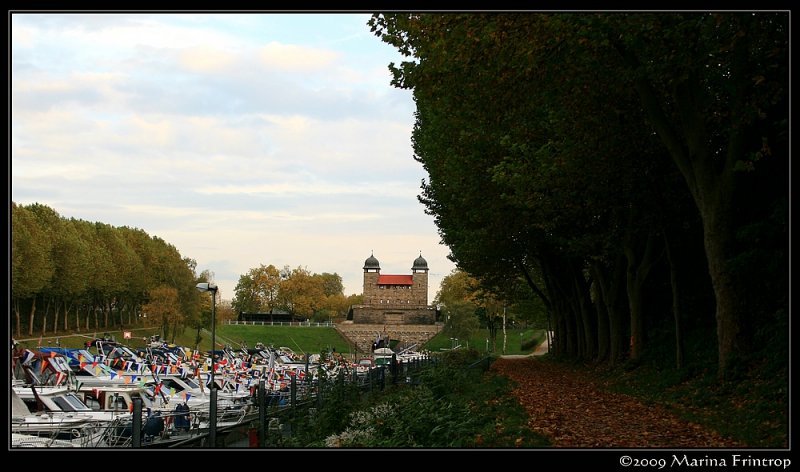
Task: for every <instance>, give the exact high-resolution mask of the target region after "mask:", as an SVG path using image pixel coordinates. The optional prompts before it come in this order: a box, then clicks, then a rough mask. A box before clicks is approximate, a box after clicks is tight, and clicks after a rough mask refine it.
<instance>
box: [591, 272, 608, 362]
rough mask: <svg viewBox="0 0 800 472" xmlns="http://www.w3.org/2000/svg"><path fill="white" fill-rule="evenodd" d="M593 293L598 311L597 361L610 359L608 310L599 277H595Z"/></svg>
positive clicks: (596, 310)
mask: <svg viewBox="0 0 800 472" xmlns="http://www.w3.org/2000/svg"><path fill="white" fill-rule="evenodd" d="M592 293H593V298H594V308H595V312H596V313H597V361H598V362H604V361H605V360H607V359H608V355H609V348H610V346H611V343H610V342H609V331H608V310H606V305H605V301H604V300H603V294H602V290H601V288H600V283H599V282H598V281H597V278H595V282H594V283H593V284H592Z"/></svg>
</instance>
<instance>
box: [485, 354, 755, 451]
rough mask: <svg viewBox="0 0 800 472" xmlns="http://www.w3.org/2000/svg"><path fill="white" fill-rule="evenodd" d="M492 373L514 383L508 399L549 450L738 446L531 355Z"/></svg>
mask: <svg viewBox="0 0 800 472" xmlns="http://www.w3.org/2000/svg"><path fill="white" fill-rule="evenodd" d="M492 370H494V371H496V372H499V373H501V374H503V375H506V376H508V377H509V378H511V379H513V380H514V381H515V382H516V383H517V388H515V389H514V395H515V396H516V397H517V398H518V399H519V401H520V404H522V406H523V407H525V409H526V410H527V411H528V414H529V415H530V419H529V421H528V426H529V427H530V428H531V429H532V430H533V431H536V432H538V433H540V434H543V435H545V436H547V437H549V438H550V440H551V441H552V444H553V446H554V447H574V448H614V447H625V448H636V447H662V448H720V447H721V448H735V447H741V445H740V444H738V443H736V442H734V441H731V440H727V439H724V438H722V437H721V436H720V435H719V434H717V433H716V432H714V431H709V430H706V429H705V428H703V427H702V426H700V425H698V424H694V423H689V422H687V421H685V420H682V419H680V418H678V417H677V416H675V415H673V414H672V413H670V412H668V411H667V410H666V409H664V408H663V407H661V406H658V405H645V404H643V403H642V402H640V401H639V400H637V399H635V398H633V397H630V396H627V395H623V394H620V393H612V392H607V391H603V390H598V388H597V386H596V385H595V384H594V383H592V381H591V380H590V379H588V378H586V377H582V376H580V375H579V374H578V373H575V372H571V371H569V370H564V368H563V367H561V366H558V365H557V364H553V363H551V362H546V361H542V360H540V359H537V358H535V357H529V358H525V359H502V358H501V359H498V360H497V361H496V362H495V363H494V364H492Z"/></svg>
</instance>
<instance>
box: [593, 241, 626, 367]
mask: <svg viewBox="0 0 800 472" xmlns="http://www.w3.org/2000/svg"><path fill="white" fill-rule="evenodd" d="M623 257H624V256H623V255H622V254H621V253H620V254H618V255H617V257H616V258H615V259H614V265H613V267H611V268H610V269H611V273H610V274H609V275H610V277H609V275H607V274H606V273H605V271H604V270H603V268H602V267H601V266H595V270H594V275H595V280H596V281H597V282H598V283H599V285H600V291H601V293H602V297H603V303H604V304H605V309H606V313H608V341H609V351H608V361H609V363H610V364H611V365H615V364H617V363H618V362H620V361H621V360H622V357H623V353H624V351H625V345H624V336H623V323H622V313H621V312H620V309H619V305H618V303H619V296H620V294H621V293H622V285H623V283H624V281H625V265H624V263H623Z"/></svg>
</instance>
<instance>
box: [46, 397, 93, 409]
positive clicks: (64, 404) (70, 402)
mask: <svg viewBox="0 0 800 472" xmlns="http://www.w3.org/2000/svg"><path fill="white" fill-rule="evenodd" d="M53 403H55V404H56V405H58V407H59V408H61V411H92V409H91V408H89V407H88V406H86V404H85V403H83V402H82V401H81V400H80V398H78V397H77V396H75V394H74V393H65V394H64V395H59V396H57V397H53Z"/></svg>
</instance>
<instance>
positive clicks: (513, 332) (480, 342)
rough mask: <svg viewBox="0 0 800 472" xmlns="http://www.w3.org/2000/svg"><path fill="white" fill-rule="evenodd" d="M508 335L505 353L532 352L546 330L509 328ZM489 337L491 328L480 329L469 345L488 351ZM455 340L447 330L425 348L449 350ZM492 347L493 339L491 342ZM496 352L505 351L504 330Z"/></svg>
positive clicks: (463, 344)
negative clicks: (524, 347)
mask: <svg viewBox="0 0 800 472" xmlns="http://www.w3.org/2000/svg"><path fill="white" fill-rule="evenodd" d="M506 332H507V336H506V352H505V354H530V353H531V352H533V351H534V349H536V346H538V345H539V344H541V342H542V341H544V338H545V331H544V330H541V329H533V328H530V329H507V330H506ZM487 339H489V330H487V329H480V330H478V331H476V332H475V333H474V334H473V335H472V336H471V337H470V338H469V340H468V342H469V347H470V348H473V349H476V350H477V351H479V352H486V340H487ZM458 342H459V344H461V346H462V347H467V342H465V341H464V340H462V339H459V341H458ZM453 343H454V341H451V340H450V336H449V335H448V334H447V333H446V332H444V331H443V332H441V333H439V334H437V335H436V336H434V337H433V338H431V340H430V341H428V342H427V343H426V344H425V346H424V348H425V349H428V350H430V351H436V352H438V351H441V350H447V349H450V348H451V347H453ZM523 344H525V345H529V346H532V347H529V348H528V349H522V345H523ZM489 348H490V349H491V341H490V342H489ZM494 354H504V353H503V331H502V330H498V332H497V351H496V352H495V353H494Z"/></svg>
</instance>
